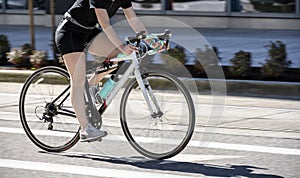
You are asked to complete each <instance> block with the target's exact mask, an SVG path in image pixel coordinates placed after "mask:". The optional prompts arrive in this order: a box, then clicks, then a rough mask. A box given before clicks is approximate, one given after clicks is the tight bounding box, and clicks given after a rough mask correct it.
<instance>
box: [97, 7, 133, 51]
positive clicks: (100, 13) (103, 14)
mask: <svg viewBox="0 0 300 178" xmlns="http://www.w3.org/2000/svg"><path fill="white" fill-rule="evenodd" d="M95 13H96V15H97V19H98V22H99V23H100V25H101V27H102V29H103V31H104V32H105V34H106V35H107V37H108V38H109V39H110V40H111V42H112V43H113V44H114V45H115V46H116V47H117V48H118V49H119V50H120V51H121V52H122V53H125V54H131V53H132V52H133V51H136V50H137V49H136V47H135V46H132V45H126V46H125V45H123V42H122V41H121V40H120V38H119V37H118V35H117V34H116V32H115V31H114V29H113V28H112V26H111V25H110V22H109V17H108V14H107V11H106V10H105V9H100V8H99V9H98V8H96V9H95Z"/></svg>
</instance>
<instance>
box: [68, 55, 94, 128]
mask: <svg viewBox="0 0 300 178" xmlns="http://www.w3.org/2000/svg"><path fill="white" fill-rule="evenodd" d="M63 59H64V62H65V65H66V67H67V69H68V72H69V74H70V77H71V92H70V94H71V102H72V105H73V108H74V110H75V113H76V117H77V119H78V121H79V123H80V125H81V128H86V127H87V125H88V120H87V116H86V109H85V108H86V106H85V101H84V84H85V79H86V63H85V54H84V53H83V52H74V53H69V54H65V55H63Z"/></svg>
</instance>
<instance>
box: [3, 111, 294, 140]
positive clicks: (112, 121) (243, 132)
mask: <svg viewBox="0 0 300 178" xmlns="http://www.w3.org/2000/svg"><path fill="white" fill-rule="evenodd" d="M0 116H1V118H0V120H10V121H19V120H20V116H19V114H18V112H17V111H16V112H11V111H10V112H9V111H8V112H5V111H0ZM27 116H35V114H34V113H27ZM104 117H105V118H104V120H105V126H106V127H107V128H109V127H120V120H119V119H118V118H119V116H118V115H117V114H114V112H111V113H109V114H107V113H106V114H105V115H104ZM31 119H33V118H28V120H31ZM72 123H74V124H78V121H77V119H75V120H74V121H73V122H72ZM194 132H195V133H199V134H206V133H209V134H227V135H238V136H256V137H271V138H283V139H299V138H300V132H293V131H285V130H275V131H272V130H252V129H243V128H241V129H240V128H227V127H224V128H221V127H217V128H216V127H197V126H196V127H195V130H194Z"/></svg>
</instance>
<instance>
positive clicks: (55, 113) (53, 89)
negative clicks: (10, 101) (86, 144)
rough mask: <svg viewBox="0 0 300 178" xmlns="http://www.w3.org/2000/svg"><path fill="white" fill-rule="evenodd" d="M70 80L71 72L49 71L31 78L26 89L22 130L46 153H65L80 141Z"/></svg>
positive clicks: (24, 92) (24, 91)
mask: <svg viewBox="0 0 300 178" xmlns="http://www.w3.org/2000/svg"><path fill="white" fill-rule="evenodd" d="M69 80H70V78H69V74H68V73H67V71H65V70H63V69H61V68H58V67H52V66H51V67H45V68H41V69H39V70H37V71H35V72H34V73H33V74H31V75H30V76H29V77H28V78H27V80H26V81H25V83H24V86H23V88H22V91H21V95H20V100H19V114H20V118H21V122H22V126H23V128H24V130H25V132H26V134H27V136H28V137H29V139H30V140H31V141H32V142H33V143H34V144H35V145H36V146H38V147H39V148H41V149H43V150H46V151H50V152H61V151H65V150H68V149H70V148H71V147H72V146H74V145H75V144H76V143H77V142H78V140H79V126H78V121H77V119H76V118H75V114H74V111H73V110H72V107H71V104H70V101H69V100H70V97H69V88H70V85H69ZM60 94H62V96H60V97H58V96H59V95H60ZM56 98H58V99H57V100H56ZM53 101H55V102H53Z"/></svg>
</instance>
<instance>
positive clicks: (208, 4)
mask: <svg viewBox="0 0 300 178" xmlns="http://www.w3.org/2000/svg"><path fill="white" fill-rule="evenodd" d="M27 1H28V0H0V24H8V25H9V24H14V25H27V24H28V23H29V18H28V10H27V8H28V5H27V4H28V2H27ZM33 1H34V13H35V17H34V19H35V20H34V21H35V24H36V25H41V26H51V17H50V6H49V1H50V0H33ZM74 1H75V0H55V13H56V18H57V21H58V19H59V18H61V17H62V14H63V12H65V11H66V10H67V9H68V8H69V7H70V6H71V5H72V3H73V2H74ZM132 2H133V6H134V9H136V12H137V14H139V15H164V16H171V17H172V18H175V19H178V20H180V21H182V22H184V23H186V24H189V25H191V26H193V27H201V28H247V29H249V28H250V29H251V28H256V29H257V28H258V29H300V0H132ZM120 13H121V11H120ZM117 18H118V17H117Z"/></svg>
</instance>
